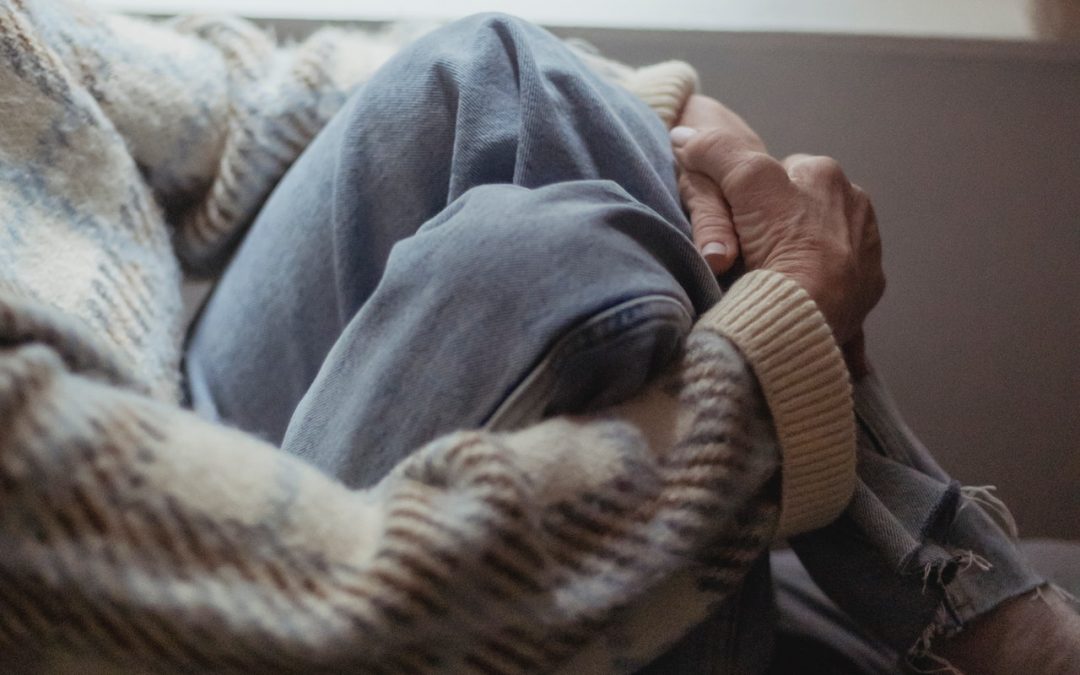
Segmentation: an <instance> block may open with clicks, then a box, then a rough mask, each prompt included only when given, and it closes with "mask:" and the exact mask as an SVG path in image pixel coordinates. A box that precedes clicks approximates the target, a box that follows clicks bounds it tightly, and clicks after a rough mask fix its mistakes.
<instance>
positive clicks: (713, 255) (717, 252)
mask: <svg viewBox="0 0 1080 675" xmlns="http://www.w3.org/2000/svg"><path fill="white" fill-rule="evenodd" d="M701 255H702V256H704V258H705V261H706V262H708V263H709V265H714V264H716V265H719V264H722V263H723V262H724V259H725V258H726V257H727V246H725V245H724V244H721V243H720V242H718V241H710V242H709V243H708V244H705V247H704V248H702V249H701Z"/></svg>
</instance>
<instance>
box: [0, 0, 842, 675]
mask: <svg viewBox="0 0 1080 675" xmlns="http://www.w3.org/2000/svg"><path fill="white" fill-rule="evenodd" d="M395 47H396V42H395V41H394V40H391V39H388V38H385V37H379V36H372V35H364V34H359V33H346V32H341V31H333V30H324V31H320V32H318V33H316V34H315V35H313V36H312V37H310V38H309V39H307V40H305V41H304V42H302V43H299V44H296V45H293V46H289V47H279V46H276V45H275V44H274V43H273V42H272V41H271V40H270V39H269V38H268V37H267V36H265V35H264V34H262V33H261V32H259V31H258V30H256V29H255V28H253V27H252V26H251V25H249V24H247V23H244V22H242V21H238V20H231V19H193V18H186V19H180V20H176V21H171V22H168V23H162V24H151V23H147V22H140V21H135V20H132V19H127V18H123V17H111V16H101V15H98V14H96V13H93V12H90V11H88V10H86V9H83V8H80V7H76V6H69V5H67V4H64V3H61V2H27V1H25V0H0V667H2V669H4V670H5V671H10V670H14V671H15V672H21V671H23V670H28V669H30V668H31V667H34V666H35V664H36V666H38V667H44V668H45V669H47V670H53V671H59V672H71V671H77V672H87V671H88V670H89V669H90V668H91V667H92V664H99V665H102V664H103V665H107V666H108V667H109V668H110V669H117V670H125V671H136V672H145V671H147V670H149V671H153V672H167V671H192V670H195V671H200V672H203V671H215V672H216V671H225V672H233V671H240V672H278V671H303V672H340V671H342V670H361V671H364V672H367V671H371V672H383V671H389V672H412V671H421V672H423V671H431V670H462V671H473V670H479V671H487V672H491V671H496V672H534V671H537V670H546V669H551V668H555V667H559V666H561V667H564V668H566V669H567V670H569V671H572V672H581V671H582V670H609V669H612V668H613V667H614V665H613V664H623V665H625V664H629V663H639V662H641V661H642V660H645V659H648V658H650V657H651V656H653V655H655V654H657V653H658V652H659V651H660V650H662V649H663V648H664V647H665V646H666V645H667V644H670V643H671V642H672V641H674V640H675V639H677V638H678V637H679V636H680V635H681V634H682V633H683V632H685V631H686V630H687V629H688V628H689V627H691V626H692V625H693V624H694V623H696V622H697V621H700V620H701V619H702V618H703V617H704V616H705V615H706V614H707V613H708V612H709V610H710V609H711V608H712V607H713V606H714V605H715V603H717V602H719V601H722V600H723V599H724V598H725V597H727V596H728V594H729V593H730V592H731V590H732V589H733V588H735V587H736V586H737V585H738V584H739V583H740V580H741V579H742V577H743V575H744V574H745V572H746V570H747V568H748V566H749V565H750V563H751V562H752V561H753V560H754V559H755V558H756V557H757V556H759V555H760V553H761V552H762V551H763V550H764V549H765V547H766V546H767V545H768V543H769V542H770V541H771V540H772V539H773V537H774V536H775V534H776V532H777V526H778V522H779V526H780V530H781V532H782V533H790V532H794V531H799V530H803V529H807V528H809V527H814V526H816V525H819V524H822V523H824V522H827V521H828V520H829V519H831V518H832V517H834V516H835V515H836V514H837V513H838V512H839V510H840V509H841V508H842V507H843V505H844V503H845V502H846V500H847V498H848V496H849V495H850V491H851V489H852V486H853V482H854V460H853V456H854V454H853V453H854V431H853V425H852V414H851V403H850V393H849V387H848V383H847V378H846V371H845V369H844V366H843V362H842V359H841V358H840V355H839V351H838V349H837V348H836V345H835V343H834V342H833V339H832V337H831V334H830V332H829V330H828V327H827V326H826V325H825V323H824V321H823V319H822V317H821V315H820V313H818V311H817V309H816V307H815V306H814V304H813V302H812V301H811V300H810V299H809V297H808V296H807V295H806V294H805V293H804V292H803V291H802V290H801V289H800V288H798V287H797V286H796V285H795V284H794V283H792V282H791V281H789V280H787V279H786V278H784V277H782V276H780V275H776V274H769V273H764V272H756V273H752V274H749V275H747V276H746V277H744V278H743V279H742V280H741V281H739V282H738V283H737V284H736V285H735V286H734V287H733V288H732V289H731V291H730V292H729V293H728V294H727V295H726V296H725V298H724V300H722V301H721V302H720V303H719V305H718V306H717V307H716V308H714V309H713V310H711V311H710V312H709V313H708V314H707V315H706V316H704V317H703V318H702V319H701V320H700V322H699V323H698V325H697V327H696V328H695V329H694V331H693V333H692V334H691V336H690V338H689V340H688V343H687V347H686V350H685V354H684V356H683V357H682V358H681V360H680V362H679V363H678V364H676V365H675V366H673V367H672V368H671V369H670V370H669V371H668V372H667V373H666V374H665V375H664V376H663V377H661V378H659V379H658V381H656V382H654V383H653V384H651V385H650V386H649V388H648V389H647V390H646V391H644V392H643V393H642V394H641V395H639V396H638V397H637V398H635V399H633V400H631V401H629V402H627V403H626V404H623V405H621V406H619V407H616V408H613V409H611V410H607V411H604V412H602V413H597V414H593V415H588V416H581V417H562V418H556V419H552V420H548V421H545V422H542V423H540V424H537V425H535V426H532V427H529V428H527V429H523V430H520V431H516V432H512V433H490V432H486V431H482V430H479V431H462V432H458V433H454V434H450V435H448V436H446V437H442V438H439V439H436V440H435V441H433V442H431V443H430V444H428V445H427V446H425V447H423V448H419V449H418V450H417V451H416V452H415V453H414V454H413V455H411V456H410V457H409V458H408V459H407V460H405V461H404V462H402V464H401V465H400V466H398V467H397V468H396V469H395V470H394V471H393V472H392V473H391V474H390V475H389V476H387V477H386V478H385V479H384V480H383V481H382V482H380V483H379V484H378V485H377V486H375V487H374V488H372V489H369V490H361V491H351V490H348V489H346V488H345V487H344V486H342V485H341V484H339V483H337V482H335V481H334V480H332V479H330V478H328V477H327V476H324V475H322V474H320V473H319V472H318V471H316V470H314V469H313V468H311V467H309V466H307V465H305V464H304V463H303V462H301V461H299V460H298V459H296V458H293V457H290V456H288V455H285V454H284V453H282V452H280V451H279V450H278V449H276V448H274V447H272V446H270V445H267V444H266V443H264V442H262V441H260V440H258V439H256V438H253V437H251V436H248V435H246V434H243V433H241V432H239V431H236V430H233V429H228V428H225V427H222V426H216V425H212V424H209V423H207V422H205V421H202V420H200V419H198V418H197V417H196V416H194V415H193V414H191V413H190V412H187V411H184V410H182V409H181V408H180V406H179V405H178V401H179V392H180V377H179V371H178V361H179V354H180V348H181V319H180V316H181V307H180V304H181V303H180V295H179V285H180V269H181V265H184V266H186V267H187V268H188V269H189V270H194V271H201V272H208V273H212V272H214V271H216V270H217V269H219V268H220V266H221V265H222V264H223V261H224V260H225V258H226V257H227V256H228V254H229V252H230V251H231V250H232V248H233V247H234V245H235V244H236V243H237V241H238V239H239V238H240V237H242V235H243V232H244V228H245V227H246V225H247V224H248V223H249V222H250V221H251V219H252V217H253V215H254V214H255V213H256V212H257V210H258V208H259V207H260V205H261V204H262V201H263V200H264V199H265V198H266V196H267V194H268V192H269V191H270V190H271V189H272V187H273V185H274V184H275V182H276V181H277V180H278V178H280V176H281V175H282V173H283V172H284V171H285V169H286V168H287V167H288V166H289V164H290V163H291V162H292V161H293V159H294V158H295V157H296V156H297V155H298V154H299V152H300V151H301V150H302V149H303V148H304V147H305V145H306V144H307V143H308V142H309V141H310V139H311V138H312V137H313V136H314V134H315V133H316V132H317V131H318V129H319V128H320V127H321V126H322V125H323V124H324V123H325V122H326V121H327V120H328V119H329V117H330V116H331V115H332V114H333V113H334V111H335V110H336V109H337V108H338V107H339V106H340V105H341V104H342V103H343V101H344V99H345V97H346V96H347V92H348V91H349V90H350V89H351V88H352V87H353V86H355V84H357V83H359V82H361V81H363V80H364V78H365V77H367V76H368V75H369V74H370V73H371V72H372V71H373V70H374V69H375V68H376V67H377V66H378V65H379V63H381V62H382V61H383V60H384V59H385V58H387V57H388V56H389V55H390V54H391V53H392V52H393V50H394V48H395ZM583 58H586V59H587V60H588V61H589V62H590V63H591V64H592V65H594V66H595V67H596V68H597V69H598V70H600V71H601V72H603V73H605V74H606V75H608V76H610V77H613V78H615V79H617V80H618V81H620V82H621V83H623V84H624V85H626V86H628V87H630V88H631V89H632V90H634V91H637V92H638V93H639V94H640V95H641V96H642V97H643V98H644V99H645V100H646V101H648V102H649V103H650V104H651V105H653V106H654V107H655V108H656V109H657V111H658V114H660V115H661V116H662V117H663V118H664V119H665V120H666V121H668V122H669V123H670V122H671V121H673V120H674V118H675V116H676V115H677V112H678V109H679V107H680V106H681V103H682V101H684V100H685V98H686V96H687V95H688V94H689V92H690V91H691V90H692V88H693V84H694V77H693V72H692V70H690V69H689V68H688V67H687V66H685V65H681V64H662V65H661V66H656V67H652V68H649V69H641V70H633V69H629V68H626V67H623V66H620V65H618V64H612V63H610V62H606V61H603V60H602V59H600V58H599V57H596V56H592V55H586V54H583ZM748 364H749V365H748ZM762 394H764V395H762ZM766 402H767V408H766ZM770 413H771V414H770ZM777 439H779V443H778V442H777ZM781 454H782V459H781ZM781 461H783V464H784V467H783V469H782V471H781V480H780V484H781V486H782V488H781V490H780V492H779V494H780V496H779V497H778V496H777V490H776V487H775V486H776V485H777V482H776V481H775V478H776V476H777V467H778V466H780V464H781ZM778 502H779V503H778ZM780 506H782V514H781V508H780ZM615 623H617V624H619V626H620V628H621V631H622V633H621V634H623V635H629V636H630V638H629V639H628V640H626V641H625V643H624V644H622V646H621V647H619V648H618V649H614V650H613V648H611V646H610V643H605V642H604V640H602V636H603V634H604V631H605V630H607V629H609V628H610V627H611V626H612V625H613V624H615Z"/></svg>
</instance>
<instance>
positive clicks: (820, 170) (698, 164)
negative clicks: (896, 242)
mask: <svg viewBox="0 0 1080 675" xmlns="http://www.w3.org/2000/svg"><path fill="white" fill-rule="evenodd" d="M699 98H704V97H695V99H694V100H692V101H691V104H690V105H694V106H697V108H698V110H702V111H706V110H711V111H712V112H711V113H710V114H709V116H708V118H707V119H706V118H705V116H704V115H702V116H701V117H695V116H694V115H696V114H697V113H696V112H695V111H690V112H691V113H692V114H690V115H684V117H683V118H682V119H681V120H680V121H682V122H684V126H680V127H676V128H675V129H673V130H672V134H671V136H672V143H673V145H674V150H675V157H676V159H677V161H678V162H679V166H680V167H681V168H682V169H683V171H684V173H686V174H688V175H694V174H696V175H697V176H699V177H698V178H691V179H686V180H684V181H683V185H684V186H689V187H690V190H689V193H688V194H684V195H683V197H684V200H685V201H686V203H687V208H688V209H689V210H690V214H691V223H692V224H695V242H703V241H705V240H707V239H709V238H710V237H711V236H713V232H714V231H715V232H717V233H720V232H721V230H722V229H723V228H724V227H726V226H727V224H730V227H729V229H728V232H730V233H733V235H734V237H735V238H737V241H738V249H739V251H740V252H741V255H742V259H743V262H744V264H745V266H746V269H747V270H754V269H769V270H773V271H776V272H780V273H782V274H786V275H788V276H789V277H791V278H792V279H793V280H795V281H796V282H797V283H799V284H800V285H801V286H802V287H803V288H804V289H806V291H807V293H809V294H810V297H811V298H813V299H814V301H815V302H816V303H817V305H818V307H819V308H820V309H821V312H822V314H824V315H825V319H826V321H828V323H829V326H830V327H831V328H832V330H833V334H834V336H835V337H836V341H837V343H839V344H840V345H843V346H845V347H846V346H847V345H848V344H849V343H853V344H854V343H855V342H858V341H857V340H855V339H856V338H858V337H860V336H861V330H862V323H863V320H864V319H865V318H866V315H867V314H868V313H869V312H870V310H871V309H872V308H873V307H874V305H876V304H877V301H878V300H879V299H880V298H881V295H882V293H883V292H884V290H885V274H884V271H883V270H882V267H881V239H880V237H879V235H878V229H877V219H876V217H875V215H874V208H873V205H872V204H871V203H870V200H869V198H868V197H867V196H866V194H865V193H864V192H863V191H862V190H860V189H859V188H858V187H856V186H854V185H852V184H851V183H850V182H849V181H848V180H847V178H846V177H845V176H844V172H843V171H842V170H841V169H840V166H839V164H837V163H836V161H835V160H833V159H830V158H828V157H811V156H809V155H792V156H791V157H788V158H787V159H785V160H784V161H783V162H780V161H777V160H776V159H774V158H772V157H770V156H769V155H768V154H766V153H765V151H764V145H763V144H762V143H761V139H760V138H758V136H757V134H754V133H753V131H752V130H750V128H749V127H748V126H747V125H746V123H745V122H743V121H742V119H741V118H739V117H738V116H737V115H735V114H734V113H730V111H728V113H726V114H725V113H723V112H721V110H727V109H726V108H724V107H723V106H722V105H721V104H720V103H718V102H715V101H711V100H710V99H706V100H707V101H711V102H710V103H708V105H707V106H706V104H705V103H704V102H702V101H700V100H698V99H699ZM698 119H700V120H702V121H701V122H698ZM691 121H694V122H695V123H700V124H702V126H701V127H700V128H697V129H695V128H692V127H688V126H686V125H685V123H686V122H691ZM700 177H707V178H708V179H709V181H710V182H711V183H712V185H713V191H712V192H711V193H709V192H707V191H706V187H707V185H706V184H704V183H702V182H701V178H700ZM695 209H697V210H702V211H703V213H704V214H706V217H705V218H702V217H701V216H699V217H698V219H697V221H695V219H694V211H695ZM717 213H720V214H723V215H721V216H716V215H714V214H717ZM725 218H726V220H725ZM703 222H704V224H707V225H709V226H712V227H713V228H715V229H713V230H709V229H705V228H703V227H699V224H701V223H703ZM700 230H704V231H703V232H702V231H700ZM719 236H723V235H722V234H721V235H719ZM728 236H731V235H730V234H729V235H728ZM724 243H726V241H725V242H724ZM706 246H707V244H706ZM703 252H704V247H703ZM729 266H730V263H729Z"/></svg>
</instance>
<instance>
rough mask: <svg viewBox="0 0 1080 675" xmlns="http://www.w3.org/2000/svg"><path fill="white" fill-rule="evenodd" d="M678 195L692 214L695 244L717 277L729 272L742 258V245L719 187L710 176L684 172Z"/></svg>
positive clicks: (680, 179)
mask: <svg viewBox="0 0 1080 675" xmlns="http://www.w3.org/2000/svg"><path fill="white" fill-rule="evenodd" d="M679 194H680V195H681V196H682V199H683V203H684V204H686V210H687V211H688V212H689V213H690V226H691V230H692V233H693V239H694V245H695V246H696V247H697V249H698V251H700V252H701V255H702V256H703V257H704V258H705V262H707V263H708V264H709V269H711V270H712V271H713V273H714V274H723V273H725V272H727V271H728V270H729V269H731V266H732V264H734V262H735V259H736V258H737V257H738V255H739V244H738V237H736V235H735V225H734V223H733V222H732V219H731V209H730V207H729V206H728V204H727V203H726V202H725V201H724V199H723V197H722V196H721V195H720V191H719V189H718V188H717V187H716V184H715V183H713V182H712V180H711V179H710V178H709V177H708V176H705V175H702V174H700V173H691V172H687V171H683V172H682V173H681V174H680V176H679Z"/></svg>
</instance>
